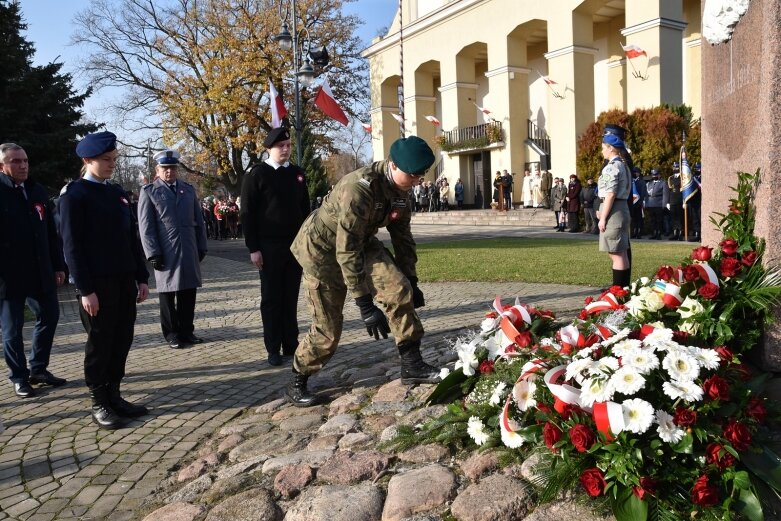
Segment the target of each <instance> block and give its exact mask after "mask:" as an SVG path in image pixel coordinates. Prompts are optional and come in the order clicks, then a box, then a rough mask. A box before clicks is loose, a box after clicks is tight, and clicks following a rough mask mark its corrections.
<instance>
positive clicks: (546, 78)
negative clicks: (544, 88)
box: [542, 76, 558, 85]
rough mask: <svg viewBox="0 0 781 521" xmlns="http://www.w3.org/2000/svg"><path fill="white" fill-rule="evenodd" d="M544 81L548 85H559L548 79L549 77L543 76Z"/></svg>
mask: <svg viewBox="0 0 781 521" xmlns="http://www.w3.org/2000/svg"><path fill="white" fill-rule="evenodd" d="M542 81H544V82H545V83H547V84H548V85H558V83H556V82H555V81H553V80H552V79H550V78H548V77H547V76H543V77H542Z"/></svg>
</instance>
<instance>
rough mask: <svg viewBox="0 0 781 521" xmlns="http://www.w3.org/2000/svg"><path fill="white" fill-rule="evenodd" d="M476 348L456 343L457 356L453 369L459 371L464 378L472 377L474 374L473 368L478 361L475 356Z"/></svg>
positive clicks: (470, 344)
mask: <svg viewBox="0 0 781 521" xmlns="http://www.w3.org/2000/svg"><path fill="white" fill-rule="evenodd" d="M476 349H477V346H476V345H475V344H473V343H472V342H470V343H469V344H463V343H462V342H461V341H458V342H456V353H457V354H458V361H457V362H456V365H455V368H456V369H461V370H462V371H463V372H464V374H465V375H466V376H472V375H474V374H475V368H476V367H477V364H478V361H477V356H475V350H476Z"/></svg>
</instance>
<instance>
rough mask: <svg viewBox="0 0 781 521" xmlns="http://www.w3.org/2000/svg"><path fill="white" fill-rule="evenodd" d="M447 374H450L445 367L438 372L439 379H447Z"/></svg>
mask: <svg viewBox="0 0 781 521" xmlns="http://www.w3.org/2000/svg"><path fill="white" fill-rule="evenodd" d="M449 374H450V369H448V368H447V367H443V368H442V369H440V370H439V379H440V380H444V379H445V378H447V375H449Z"/></svg>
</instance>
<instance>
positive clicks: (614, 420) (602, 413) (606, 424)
mask: <svg viewBox="0 0 781 521" xmlns="http://www.w3.org/2000/svg"><path fill="white" fill-rule="evenodd" d="M591 416H592V417H593V418H594V423H596V425H597V430H598V431H599V432H601V433H602V434H604V435H605V437H606V438H607V439H608V441H610V440H613V434H618V433H620V432H621V431H623V430H624V408H623V407H622V406H621V404H619V403H615V402H595V403H594V406H593V410H592V412H591Z"/></svg>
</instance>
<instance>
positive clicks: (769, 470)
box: [740, 447, 781, 492]
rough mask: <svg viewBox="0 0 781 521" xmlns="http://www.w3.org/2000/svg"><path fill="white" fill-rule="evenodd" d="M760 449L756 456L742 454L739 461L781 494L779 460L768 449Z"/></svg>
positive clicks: (749, 453) (780, 466) (780, 467)
mask: <svg viewBox="0 0 781 521" xmlns="http://www.w3.org/2000/svg"><path fill="white" fill-rule="evenodd" d="M762 449H763V450H762V452H760V453H758V454H757V453H753V452H744V453H743V454H742V455H741V458H740V459H741V461H742V462H743V464H744V465H745V466H746V467H748V469H749V470H750V471H751V472H753V473H754V474H755V475H756V476H758V477H759V478H761V479H762V480H763V481H764V482H765V483H767V484H768V485H770V486H771V487H773V488H774V489H776V490H777V491H779V492H781V459H779V457H778V456H777V455H776V454H775V453H774V452H773V451H771V450H770V449H769V448H767V447H762Z"/></svg>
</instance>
